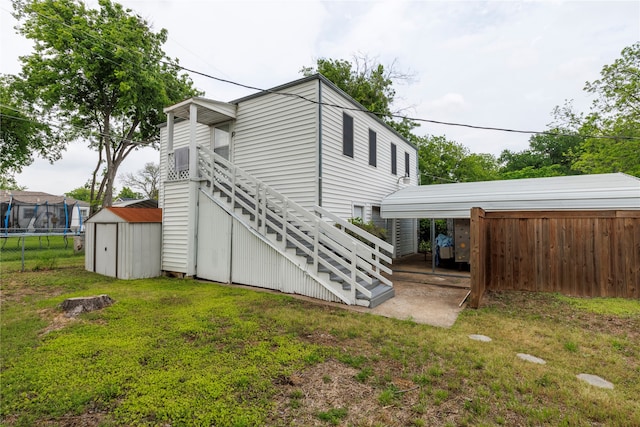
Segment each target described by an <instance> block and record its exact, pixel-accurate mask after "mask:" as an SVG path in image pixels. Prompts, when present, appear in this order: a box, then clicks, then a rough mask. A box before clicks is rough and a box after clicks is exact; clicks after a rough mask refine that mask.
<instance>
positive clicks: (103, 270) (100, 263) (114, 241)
mask: <svg viewBox="0 0 640 427" xmlns="http://www.w3.org/2000/svg"><path fill="white" fill-rule="evenodd" d="M95 239H96V255H95V261H94V262H95V266H96V273H98V274H103V275H105V276H111V277H116V274H117V261H116V260H117V257H118V254H117V252H118V224H96V234H95Z"/></svg>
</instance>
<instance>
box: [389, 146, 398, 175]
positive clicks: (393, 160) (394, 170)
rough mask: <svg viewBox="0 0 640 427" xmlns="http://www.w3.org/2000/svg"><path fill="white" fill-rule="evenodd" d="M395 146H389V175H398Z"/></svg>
mask: <svg viewBox="0 0 640 427" xmlns="http://www.w3.org/2000/svg"><path fill="white" fill-rule="evenodd" d="M397 157H398V156H397V152H396V144H391V174H392V175H397V174H398V161H397Z"/></svg>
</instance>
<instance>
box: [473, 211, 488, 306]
mask: <svg viewBox="0 0 640 427" xmlns="http://www.w3.org/2000/svg"><path fill="white" fill-rule="evenodd" d="M470 234H471V236H470V238H471V242H470V243H471V257H470V260H469V261H470V264H471V299H470V306H471V307H472V308H478V307H479V306H480V300H481V299H482V295H483V294H484V291H485V289H486V286H487V257H488V256H489V254H488V253H487V230H486V223H485V221H484V210H483V209H481V208H471V229H470Z"/></svg>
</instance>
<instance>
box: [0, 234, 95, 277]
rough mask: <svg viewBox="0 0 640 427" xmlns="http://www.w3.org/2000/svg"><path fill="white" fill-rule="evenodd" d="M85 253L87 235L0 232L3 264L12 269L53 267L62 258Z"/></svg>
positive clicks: (3, 266) (0, 256)
mask: <svg viewBox="0 0 640 427" xmlns="http://www.w3.org/2000/svg"><path fill="white" fill-rule="evenodd" d="M83 255H84V234H73V233H64V232H59V233H56V232H49V233H28V232H19V231H17V232H16V230H12V232H11V233H0V265H1V266H2V269H3V270H5V269H11V270H20V271H25V270H50V269H53V268H56V267H57V266H58V263H59V262H60V260H62V259H67V258H74V257H82V256H83Z"/></svg>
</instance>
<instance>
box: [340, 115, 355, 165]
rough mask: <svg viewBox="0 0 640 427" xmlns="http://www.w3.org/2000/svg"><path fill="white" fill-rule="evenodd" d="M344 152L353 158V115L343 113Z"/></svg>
mask: <svg viewBox="0 0 640 427" xmlns="http://www.w3.org/2000/svg"><path fill="white" fill-rule="evenodd" d="M342 154H344V155H345V156H349V157H351V158H353V117H351V116H350V115H348V114H347V113H342Z"/></svg>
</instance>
